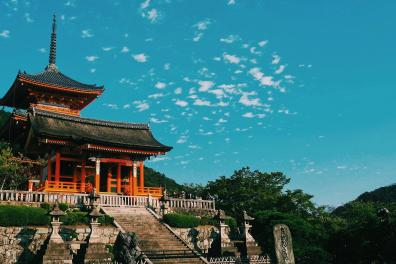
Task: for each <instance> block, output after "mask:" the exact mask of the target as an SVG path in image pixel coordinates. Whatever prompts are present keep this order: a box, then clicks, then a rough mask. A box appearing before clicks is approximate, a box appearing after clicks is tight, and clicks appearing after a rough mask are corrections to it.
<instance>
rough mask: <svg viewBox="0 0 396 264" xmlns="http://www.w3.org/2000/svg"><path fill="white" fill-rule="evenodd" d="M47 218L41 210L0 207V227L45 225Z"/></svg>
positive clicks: (27, 207)
mask: <svg viewBox="0 0 396 264" xmlns="http://www.w3.org/2000/svg"><path fill="white" fill-rule="evenodd" d="M48 223H49V216H48V215H47V211H46V210H45V209H42V208H35V207H29V206H14V205H0V226H27V225H47V224H48Z"/></svg>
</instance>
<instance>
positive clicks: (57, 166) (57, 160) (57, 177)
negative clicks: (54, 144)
mask: <svg viewBox="0 0 396 264" xmlns="http://www.w3.org/2000/svg"><path fill="white" fill-rule="evenodd" d="M60 159H61V154H60V152H59V150H57V151H56V154H55V186H56V187H58V185H59V181H60V166H61V161H60Z"/></svg>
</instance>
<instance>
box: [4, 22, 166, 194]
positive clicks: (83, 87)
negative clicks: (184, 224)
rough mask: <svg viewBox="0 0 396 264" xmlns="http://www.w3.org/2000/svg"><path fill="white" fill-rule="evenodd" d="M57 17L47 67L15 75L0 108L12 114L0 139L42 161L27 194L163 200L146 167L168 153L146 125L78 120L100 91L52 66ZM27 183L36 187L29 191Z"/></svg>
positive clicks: (87, 119) (101, 90)
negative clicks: (96, 194) (152, 159)
mask: <svg viewBox="0 0 396 264" xmlns="http://www.w3.org/2000/svg"><path fill="white" fill-rule="evenodd" d="M55 62H56V17H55V15H54V18H53V23H52V34H51V44H50V52H49V64H48V66H47V67H46V68H45V70H44V71H42V72H40V73H37V74H28V73H26V72H20V71H19V72H18V74H17V76H16V78H15V81H14V83H13V84H12V85H11V87H10V89H9V90H8V91H7V93H6V94H5V95H4V97H3V98H2V99H0V105H2V106H7V107H11V108H13V109H14V111H13V113H12V114H11V116H10V118H9V120H8V122H7V123H6V124H5V125H4V127H2V128H1V129H0V136H1V137H2V138H4V139H7V140H9V141H12V142H17V143H19V144H20V145H21V146H22V147H23V152H24V154H25V155H28V156H29V157H33V158H36V159H37V158H40V159H43V158H44V159H45V164H46V165H45V167H44V168H43V169H42V170H41V174H40V175H37V176H36V178H35V179H34V180H33V181H30V184H29V187H28V188H29V190H38V191H45V192H70V193H84V192H90V191H91V190H93V188H95V189H96V191H97V192H99V193H109V194H124V195H133V196H143V195H144V196H147V195H152V196H157V197H159V196H162V188H161V187H145V185H144V161H145V160H146V159H149V158H150V157H152V156H157V155H164V154H165V153H166V152H168V151H170V150H171V149H172V147H169V146H166V145H163V144H161V143H160V142H159V141H157V140H156V139H155V138H154V136H153V134H152V131H151V129H150V127H149V126H148V124H136V123H123V122H110V121H103V120H96V119H90V118H83V117H81V116H80V112H81V110H83V109H84V108H85V107H86V106H87V105H88V104H90V103H91V102H93V101H94V100H95V99H96V98H97V97H98V96H100V95H101V94H102V93H103V91H104V87H103V86H96V85H90V84H84V83H81V82H78V81H75V80H73V79H71V78H69V77H68V76H66V75H64V74H63V73H62V72H61V71H60V70H59V69H58V67H57V66H56V63H55ZM31 182H37V183H38V184H36V186H33V184H32V183H31Z"/></svg>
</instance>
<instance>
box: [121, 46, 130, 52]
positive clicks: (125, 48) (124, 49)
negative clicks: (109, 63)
mask: <svg viewBox="0 0 396 264" xmlns="http://www.w3.org/2000/svg"><path fill="white" fill-rule="evenodd" d="M128 52H129V48H128V47H127V46H124V47H122V49H121V53H128Z"/></svg>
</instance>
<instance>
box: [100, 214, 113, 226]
mask: <svg viewBox="0 0 396 264" xmlns="http://www.w3.org/2000/svg"><path fill="white" fill-rule="evenodd" d="M98 221H99V223H100V224H102V225H113V224H114V218H113V217H111V216H108V215H102V216H100V217H99V218H98Z"/></svg>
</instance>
